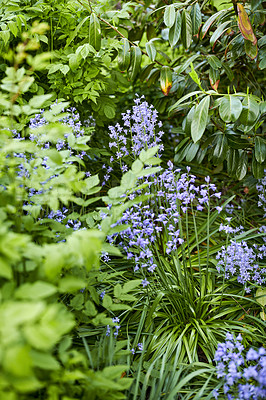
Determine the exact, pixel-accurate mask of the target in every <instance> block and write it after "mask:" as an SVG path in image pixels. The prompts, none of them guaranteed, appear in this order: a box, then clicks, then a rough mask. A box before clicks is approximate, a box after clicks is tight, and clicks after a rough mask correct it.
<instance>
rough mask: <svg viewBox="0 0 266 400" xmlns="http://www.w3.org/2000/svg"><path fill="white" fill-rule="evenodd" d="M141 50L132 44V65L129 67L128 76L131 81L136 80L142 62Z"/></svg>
mask: <svg viewBox="0 0 266 400" xmlns="http://www.w3.org/2000/svg"><path fill="white" fill-rule="evenodd" d="M141 56H142V53H141V50H140V48H139V47H137V46H132V47H131V50H130V66H129V69H128V78H129V80H130V81H134V79H135V78H136V76H137V74H138V72H139V69H140V64H141Z"/></svg>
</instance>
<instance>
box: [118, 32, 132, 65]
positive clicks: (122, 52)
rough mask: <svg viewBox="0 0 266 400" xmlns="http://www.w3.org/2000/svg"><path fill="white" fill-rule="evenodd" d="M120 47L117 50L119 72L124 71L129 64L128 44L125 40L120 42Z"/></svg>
mask: <svg viewBox="0 0 266 400" xmlns="http://www.w3.org/2000/svg"><path fill="white" fill-rule="evenodd" d="M121 43H122V45H121V47H120V49H119V50H118V58H117V61H118V67H119V69H120V70H121V71H126V70H127V69H128V67H129V64H130V44H129V41H128V40H127V39H126V38H123V39H122V40H121Z"/></svg>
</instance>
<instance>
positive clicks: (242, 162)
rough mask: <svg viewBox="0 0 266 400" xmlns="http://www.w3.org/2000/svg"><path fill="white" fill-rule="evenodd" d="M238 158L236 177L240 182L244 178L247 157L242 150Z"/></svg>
mask: <svg viewBox="0 0 266 400" xmlns="http://www.w3.org/2000/svg"><path fill="white" fill-rule="evenodd" d="M240 151H241V153H240V157H239V161H238V165H237V168H236V177H237V179H238V180H240V181H241V179H243V178H244V177H245V176H246V173H247V169H248V155H247V153H245V152H244V151H243V150H240Z"/></svg>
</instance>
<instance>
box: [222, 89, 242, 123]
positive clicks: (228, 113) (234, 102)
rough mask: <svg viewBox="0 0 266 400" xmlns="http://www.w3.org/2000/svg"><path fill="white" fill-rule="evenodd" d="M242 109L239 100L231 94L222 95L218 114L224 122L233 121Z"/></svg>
mask: <svg viewBox="0 0 266 400" xmlns="http://www.w3.org/2000/svg"><path fill="white" fill-rule="evenodd" d="M241 111H242V104H241V101H240V100H239V99H238V98H237V97H235V96H232V95H227V96H224V97H223V99H222V101H221V104H220V107H219V114H220V117H221V119H222V120H223V121H224V122H231V121H232V122H235V121H236V120H237V119H238V118H239V116H240V114H241Z"/></svg>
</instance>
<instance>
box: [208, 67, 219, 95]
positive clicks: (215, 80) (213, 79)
mask: <svg viewBox="0 0 266 400" xmlns="http://www.w3.org/2000/svg"><path fill="white" fill-rule="evenodd" d="M209 79H210V84H211V87H212V88H213V89H214V90H217V89H218V86H219V83H220V73H219V71H218V70H217V69H213V68H212V67H210V71H209Z"/></svg>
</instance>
